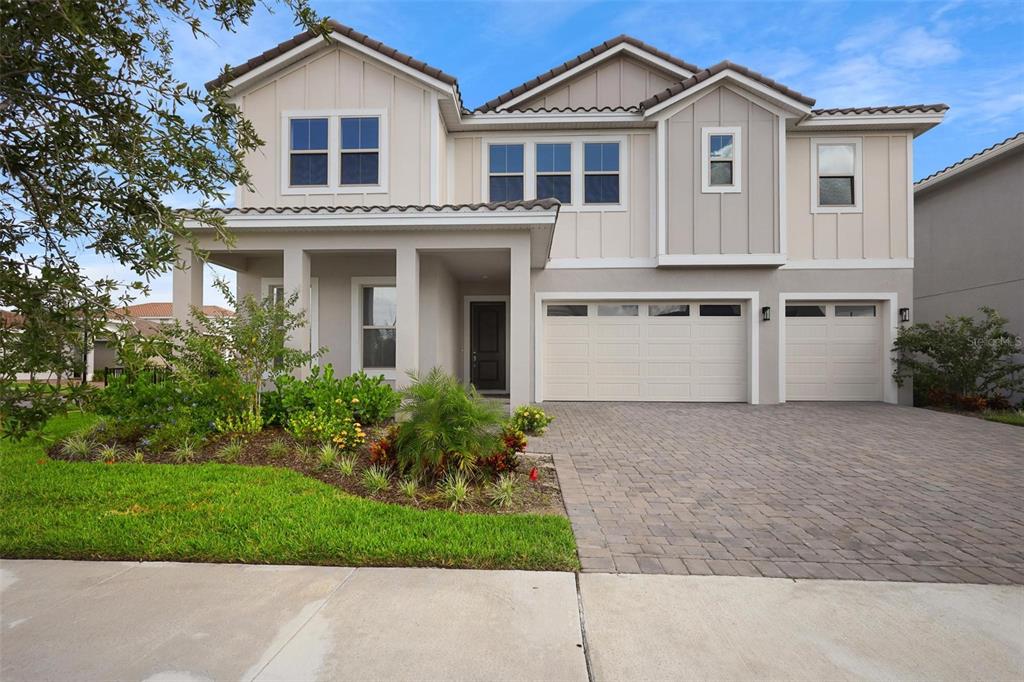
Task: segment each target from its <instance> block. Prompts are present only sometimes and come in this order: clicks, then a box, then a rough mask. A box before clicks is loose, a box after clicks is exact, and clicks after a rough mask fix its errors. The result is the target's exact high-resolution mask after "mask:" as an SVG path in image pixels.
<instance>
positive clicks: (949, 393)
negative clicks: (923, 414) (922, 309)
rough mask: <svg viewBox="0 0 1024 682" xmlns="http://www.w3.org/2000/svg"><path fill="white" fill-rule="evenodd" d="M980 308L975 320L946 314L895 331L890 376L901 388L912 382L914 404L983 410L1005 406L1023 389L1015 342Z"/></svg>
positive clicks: (1017, 340) (1018, 342) (992, 313)
mask: <svg viewBox="0 0 1024 682" xmlns="http://www.w3.org/2000/svg"><path fill="white" fill-rule="evenodd" d="M979 310H980V311H981V312H982V313H983V314H984V317H983V318H982V319H980V320H975V319H973V318H970V317H952V316H947V317H946V319H945V320H943V321H941V322H935V323H933V324H915V325H913V326H911V327H906V328H903V329H901V330H900V332H899V336H898V337H897V339H896V343H895V344H894V347H893V351H894V353H895V354H896V369H895V370H894V372H893V376H894V378H895V379H896V382H897V383H898V384H899V385H901V386H902V385H903V384H904V382H906V380H907V379H913V382H914V395H915V402H917V403H919V404H922V403H923V404H943V405H950V406H953V407H957V408H959V409H968V410H983V409H986V408H989V407H991V408H1000V407H1005V406H1006V405H1007V400H1008V396H1009V395H1010V394H1012V393H1014V392H1016V391H1022V390H1024V364H1022V363H1020V362H1019V361H1018V360H1017V359H1016V357H1015V355H1016V354H1018V353H1020V351H1021V340H1020V338H1019V337H1017V336H1016V335H1014V334H1011V333H1010V332H1008V331H1007V330H1006V323H1007V320H1006V319H1005V318H1004V317H1002V316H1001V315H1000V314H999V313H997V312H996V311H995V310H993V309H992V308H987V307H982V308H980V309H979Z"/></svg>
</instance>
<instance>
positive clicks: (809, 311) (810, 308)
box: [786, 305, 825, 317]
mask: <svg viewBox="0 0 1024 682" xmlns="http://www.w3.org/2000/svg"><path fill="white" fill-rule="evenodd" d="M786 317H825V306H823V305H787V306H786Z"/></svg>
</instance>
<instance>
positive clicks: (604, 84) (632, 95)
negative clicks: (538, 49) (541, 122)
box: [514, 57, 678, 109]
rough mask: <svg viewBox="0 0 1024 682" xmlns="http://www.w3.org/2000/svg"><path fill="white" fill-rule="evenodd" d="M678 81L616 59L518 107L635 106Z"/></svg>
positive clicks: (626, 60) (642, 66) (619, 58)
mask: <svg viewBox="0 0 1024 682" xmlns="http://www.w3.org/2000/svg"><path fill="white" fill-rule="evenodd" d="M677 80H678V78H673V77H672V75H671V74H667V73H665V72H663V71H660V70H656V69H652V68H650V67H648V66H645V65H643V64H641V63H640V62H638V61H637V60H635V59H630V58H628V57H616V58H612V59H609V60H608V61H606V62H605V63H603V64H600V65H599V66H597V67H595V68H593V69H590V70H588V71H586V72H584V73H582V74H580V75H579V76H576V77H575V78H573V79H571V80H569V81H566V82H565V83H562V84H559V85H558V86H557V87H554V88H552V89H551V90H549V91H547V92H545V93H544V94H543V95H541V96H539V97H533V98H531V99H528V100H524V101H523V103H522V104H519V105H516V106H515V107H514V108H515V109H530V108H561V107H573V108H575V107H628V106H635V105H637V104H639V103H640V102H642V101H643V100H645V99H647V98H648V97H650V96H651V95H653V94H655V93H657V92H660V91H662V90H664V89H665V88H667V87H669V86H670V85H672V83H674V82H676V81H677Z"/></svg>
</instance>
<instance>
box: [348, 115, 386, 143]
mask: <svg viewBox="0 0 1024 682" xmlns="http://www.w3.org/2000/svg"><path fill="white" fill-rule="evenodd" d="M379 145H380V120H379V119H378V118H377V117H376V116H368V117H361V118H343V119H341V148H342V149H379V148H380V147H379Z"/></svg>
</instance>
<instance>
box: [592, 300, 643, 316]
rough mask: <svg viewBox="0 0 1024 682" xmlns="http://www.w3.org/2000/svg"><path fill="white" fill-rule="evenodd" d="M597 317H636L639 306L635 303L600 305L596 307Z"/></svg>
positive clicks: (638, 312) (638, 313)
mask: <svg viewBox="0 0 1024 682" xmlns="http://www.w3.org/2000/svg"><path fill="white" fill-rule="evenodd" d="M597 315H598V317H637V316H638V315H640V306H639V305H637V304H636V303H624V304H617V303H616V304H613V303H601V304H598V306H597Z"/></svg>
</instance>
